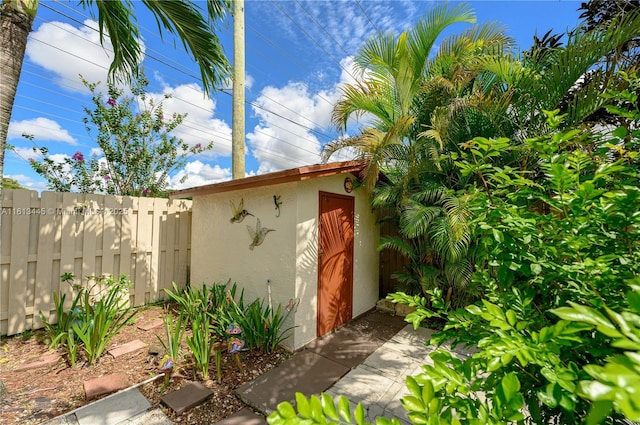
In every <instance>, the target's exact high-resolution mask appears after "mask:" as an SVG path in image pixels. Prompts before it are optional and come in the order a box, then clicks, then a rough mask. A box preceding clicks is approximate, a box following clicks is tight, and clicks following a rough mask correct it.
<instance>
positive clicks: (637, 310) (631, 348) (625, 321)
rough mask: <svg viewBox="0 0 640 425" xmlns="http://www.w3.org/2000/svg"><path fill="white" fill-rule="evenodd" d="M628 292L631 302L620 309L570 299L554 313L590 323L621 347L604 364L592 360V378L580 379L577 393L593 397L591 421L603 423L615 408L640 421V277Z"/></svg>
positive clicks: (588, 371)
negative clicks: (577, 302)
mask: <svg viewBox="0 0 640 425" xmlns="http://www.w3.org/2000/svg"><path fill="white" fill-rule="evenodd" d="M634 282H635V283H632V284H631V285H630V288H631V290H630V291H629V292H628V293H627V294H626V303H627V306H626V307H625V308H624V309H623V310H622V311H621V312H616V311H614V310H612V309H610V308H609V307H607V306H606V305H603V306H602V308H601V309H595V308H593V307H589V306H585V305H581V304H576V303H571V302H570V303H569V304H570V307H560V308H556V309H553V310H551V313H553V314H555V315H556V316H558V317H560V318H561V319H564V320H568V321H572V322H578V323H583V324H586V325H588V330H591V329H595V330H596V331H597V332H598V333H600V334H603V335H605V336H606V337H607V338H608V339H609V341H611V342H610V344H611V347H615V348H617V349H619V350H620V351H621V352H620V351H616V354H614V355H612V356H610V357H607V358H606V359H604V362H603V363H601V364H588V365H586V366H584V367H583V369H584V371H585V372H586V373H587V374H588V375H589V376H590V377H591V378H592V379H584V380H581V381H580V382H579V383H578V387H577V389H576V392H577V394H578V395H579V396H580V397H583V398H585V399H587V400H591V401H592V402H593V403H592V405H591V410H590V412H589V416H588V417H587V423H590V424H591V423H599V422H601V421H602V420H603V419H604V418H606V417H607V416H608V415H610V414H611V411H612V410H614V411H615V412H617V413H620V414H622V415H624V417H625V418H628V419H630V420H632V421H636V422H637V421H640V401H639V400H638V393H639V392H640V279H635V281H634Z"/></svg>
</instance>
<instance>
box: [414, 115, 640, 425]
mask: <svg viewBox="0 0 640 425" xmlns="http://www.w3.org/2000/svg"><path fill="white" fill-rule="evenodd" d="M545 113H546V114H547V116H548V117H549V120H548V122H549V125H550V126H552V127H553V126H558V125H559V124H560V121H561V117H559V116H558V111H548V112H545ZM637 117H640V115H637ZM620 134H622V132H620V130H616V131H614V132H613V133H612V134H611V135H609V137H608V145H605V144H604V143H602V144H600V145H597V144H596V145H595V147H594V143H593V140H592V138H591V137H590V136H588V135H582V134H581V133H580V132H578V131H577V130H568V131H558V132H556V133H553V134H552V135H550V136H549V137H544V138H539V139H533V140H530V141H528V145H529V147H530V149H531V150H532V151H533V152H535V153H536V155H537V156H538V157H539V161H538V169H537V172H536V173H529V172H523V171H520V170H517V169H513V168H509V167H498V166H496V165H491V160H490V158H491V157H493V156H494V155H497V154H498V153H499V152H500V151H501V150H503V149H504V146H505V142H504V141H503V140H490V139H480V138H477V139H474V140H473V141H472V142H470V143H467V144H466V145H465V146H464V147H465V148H466V149H467V150H468V152H469V153H466V154H463V155H462V156H461V157H460V159H459V160H458V163H459V166H460V167H461V169H462V170H463V172H466V173H469V174H476V175H480V174H482V178H481V179H480V184H479V187H478V188H477V189H475V188H470V189H469V193H470V194H471V198H470V199H471V201H470V203H471V205H472V207H471V208H472V210H473V212H474V218H473V220H472V222H471V226H472V227H473V238H474V240H476V241H477V244H478V247H477V250H476V257H475V258H476V272H475V273H474V276H473V279H474V281H476V282H477V283H478V284H479V285H480V286H481V287H482V288H484V297H485V298H484V299H483V300H482V301H481V302H480V303H476V304H473V305H469V306H467V307H466V308H465V309H460V310H456V311H453V312H451V313H450V314H448V323H447V325H446V326H445V328H444V331H443V332H442V333H440V334H438V335H436V336H435V337H434V338H433V339H432V340H431V343H435V344H439V343H442V342H444V341H452V343H453V344H465V345H469V346H473V347H476V349H477V350H478V351H477V352H476V353H475V354H474V355H473V356H471V357H470V358H468V359H465V360H459V359H456V358H453V357H451V356H450V355H449V354H448V353H446V352H441V351H436V352H435V353H434V354H433V355H432V357H433V360H434V365H432V366H424V367H423V370H424V372H423V374H421V375H419V376H417V377H416V378H415V379H416V382H418V384H419V385H424V386H428V385H431V386H433V391H435V399H437V400H438V402H439V403H440V404H439V406H435V407H432V406H431V405H429V406H428V407H429V408H428V409H427V410H425V413H426V414H427V415H429V416H433V415H436V416H439V417H441V418H442V417H452V418H453V416H452V414H451V409H455V412H456V418H455V421H459V422H451V423H502V422H509V421H517V420H519V419H518V418H517V417H516V416H512V415H516V410H517V411H523V410H525V409H524V408H526V411H527V412H529V414H530V415H531V418H532V420H533V422H534V423H550V422H556V423H558V422H559V423H579V422H582V421H587V422H588V423H598V422H600V421H602V420H606V421H607V423H616V421H620V420H622V418H623V417H626V418H628V419H633V418H636V417H637V412H638V410H637V409H636V407H637V405H636V404H634V403H635V402H631V401H629V400H635V399H634V398H633V394H634V391H635V389H634V385H635V384H634V383H635V382H638V379H639V376H638V369H637V368H636V366H637V365H635V364H634V360H633V359H635V358H637V351H638V348H639V347H638V345H637V343H636V342H634V338H636V339H637V335H636V336H635V337H634V335H635V333H634V332H633V331H631V330H630V329H632V327H631V326H630V323H636V322H635V321H636V320H637V317H633V316H631V315H630V314H629V313H628V312H627V313H625V311H626V310H627V308H628V303H629V301H630V299H633V300H637V298H638V296H637V295H631V296H629V295H627V294H626V292H627V291H628V289H629V282H630V281H631V280H632V279H634V278H635V277H636V276H638V274H639V273H640V217H639V216H638V214H637V211H638V205H640V182H639V180H638V168H637V164H635V163H634V157H633V156H632V155H631V156H630V155H628V153H629V152H630V149H627V146H629V144H630V143H637V140H632V139H628V140H624V139H622V138H620V137H619V135H620ZM636 137H637V136H636ZM611 146H617V147H618V148H619V149H615V150H613V149H611ZM587 148H590V149H587ZM625 153H627V154H625ZM487 164H489V165H487ZM413 303H414V304H415V305H416V306H417V307H418V309H417V311H416V313H415V314H414V315H415V319H416V321H419V320H420V317H428V315H429V314H432V313H426V312H425V311H423V310H425V309H426V308H427V307H426V305H425V304H424V303H422V302H421V301H420V300H413ZM566 305H569V306H570V307H565V306H566ZM598 310H604V311H605V312H606V314H599V313H597V311H598ZM621 311H622V313H621ZM551 313H553V314H556V315H558V316H560V317H561V318H562V319H565V320H560V321H559V322H557V321H556V320H555V319H554V317H553V315H552V314H551ZM607 316H608V317H607ZM617 328H619V329H624V330H625V332H624V333H623V332H620V330H617ZM591 329H595V330H597V332H589V331H590V330H591ZM611 339H614V341H613V343H610V341H611ZM621 348H623V349H627V350H633V351H629V352H626V353H624V354H623V353H620V349H621ZM507 377H512V378H508V379H510V382H513V383H515V382H516V380H517V382H518V384H517V386H513V388H516V387H517V390H514V391H515V392H513V391H512V392H513V394H514V395H513V397H515V399H514V400H516V401H517V403H516V401H509V400H506V399H500V397H503V396H502V395H501V394H500V391H503V392H504V390H505V388H503V389H502V390H500V388H501V385H503V383H504V382H505V381H504V380H505V379H507ZM589 377H592V378H595V380H593V379H592V380H590V381H589V380H588V379H589ZM514 378H515V379H514ZM622 382H624V384H621V383H622ZM478 391H482V393H483V394H484V396H483V397H479V396H478V393H477V392H478ZM599 394H600V395H602V396H601V397H599ZM636 394H637V393H636ZM636 398H637V397H636ZM590 401H594V403H591V402H590ZM505 403H507V404H505ZM510 403H515V404H513V406H514V407H515V406H518V409H507V410H505V409H503V408H501V410H496V408H500V406H505V405H506V406H510ZM478 418H481V420H480V421H479V422H476V421H478ZM633 420H635V419H633ZM452 421H453V419H452ZM445 423H449V422H445Z"/></svg>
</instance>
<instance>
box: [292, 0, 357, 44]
mask: <svg viewBox="0 0 640 425" xmlns="http://www.w3.org/2000/svg"><path fill="white" fill-rule="evenodd" d="M296 3H298V5H299V6H300V7H301V8H302V10H304V11H305V13H306V14H307V15H309V17H310V18H311V19H312V20H313V22H315V23H316V25H318V26H319V27H320V29H321V30H322V31H324V33H325V34H327V35H328V36H329V38H331V40H333V42H334V43H336V45H337V46H338V47H340V49H342V51H343V52H344V54H345V55H347V56H351V53H349V52H347V51H346V50H345V48H344V47H343V46H342V44H340V42H339V41H338V40H336V39H335V38H334V37H333V36H332V35H331V33H329V31H327V30H326V28H325V27H324V26H323V25H322V24H321V23H320V22H319V21H318V20H317V19H316V17H315V16H313V15H312V14H311V12H309V10H307V8H306V7H304V6H303V4H302V3H301V2H300V0H296Z"/></svg>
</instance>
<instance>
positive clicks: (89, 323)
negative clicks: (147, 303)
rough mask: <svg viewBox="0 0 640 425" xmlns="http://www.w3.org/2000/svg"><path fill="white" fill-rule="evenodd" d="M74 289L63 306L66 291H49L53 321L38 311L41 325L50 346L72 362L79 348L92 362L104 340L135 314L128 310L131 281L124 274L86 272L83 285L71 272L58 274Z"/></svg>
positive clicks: (99, 352)
mask: <svg viewBox="0 0 640 425" xmlns="http://www.w3.org/2000/svg"><path fill="white" fill-rule="evenodd" d="M61 279H62V281H63V282H64V283H67V284H70V285H72V287H73V290H74V291H75V292H76V295H75V296H74V298H73V300H72V302H71V305H70V307H68V308H66V307H65V299H66V294H62V295H60V294H59V293H57V292H54V293H53V300H54V305H55V309H56V318H57V322H56V323H55V324H53V323H51V322H49V321H48V320H46V318H45V316H44V314H43V313H42V312H40V317H41V319H42V321H43V323H44V327H45V329H46V331H47V333H48V334H49V337H50V338H51V347H62V348H63V349H64V350H65V352H66V353H67V355H68V359H69V363H70V364H71V365H72V366H74V365H75V363H76V358H77V353H78V351H79V350H80V349H82V352H83V353H84V354H85V357H86V358H87V360H88V361H89V363H90V364H94V363H95V362H96V361H97V360H98V358H99V357H100V356H101V355H102V353H103V352H104V349H105V348H106V346H107V344H108V343H109V341H111V339H112V338H113V337H114V336H116V335H117V334H118V332H119V331H120V329H122V327H123V326H124V325H125V324H127V323H128V321H129V320H130V319H131V318H132V317H133V316H134V315H135V314H136V312H135V311H131V306H130V305H129V299H128V296H127V295H128V288H129V287H130V286H131V285H132V284H131V282H130V281H129V280H128V279H127V276H126V275H121V276H120V277H119V278H118V279H114V278H112V277H110V276H88V277H87V280H88V282H93V283H92V284H88V285H86V286H83V285H79V284H75V283H74V276H73V274H72V273H65V274H63V275H62V276H61Z"/></svg>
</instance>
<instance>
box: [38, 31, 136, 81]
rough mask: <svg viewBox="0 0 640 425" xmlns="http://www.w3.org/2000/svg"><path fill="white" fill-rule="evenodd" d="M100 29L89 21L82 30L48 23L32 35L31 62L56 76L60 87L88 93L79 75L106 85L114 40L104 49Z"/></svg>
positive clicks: (105, 44) (106, 38) (106, 42)
mask: <svg viewBox="0 0 640 425" xmlns="http://www.w3.org/2000/svg"><path fill="white" fill-rule="evenodd" d="M97 28H98V23H97V22H95V21H93V20H89V19H88V20H86V21H84V25H82V26H80V27H74V26H73V25H70V24H67V23H64V22H58V21H52V22H46V23H44V24H42V25H40V26H39V27H38V29H37V30H36V31H34V32H32V33H31V35H30V41H29V42H28V43H27V50H26V56H27V58H28V59H29V60H30V61H31V62H33V63H35V64H37V65H39V66H41V67H43V68H45V69H46V70H49V71H52V72H53V73H55V75H56V76H57V81H56V83H57V84H58V85H60V86H62V87H66V88H68V89H70V90H73V91H79V92H87V89H86V88H85V87H84V86H83V85H82V84H81V83H80V81H79V78H78V75H79V74H81V75H82V76H83V77H84V78H85V79H86V80H87V81H89V82H97V81H101V82H102V83H103V84H104V83H106V77H107V70H108V69H109V65H110V64H111V60H112V58H113V53H112V50H113V49H112V45H111V40H110V39H109V37H108V36H107V37H105V39H104V47H102V46H101V45H100V34H99V33H98V31H96V30H94V29H97ZM139 43H140V48H141V51H142V55H143V56H144V51H145V46H144V43H143V42H142V41H141V40H140V41H139ZM103 88H104V86H103Z"/></svg>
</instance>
